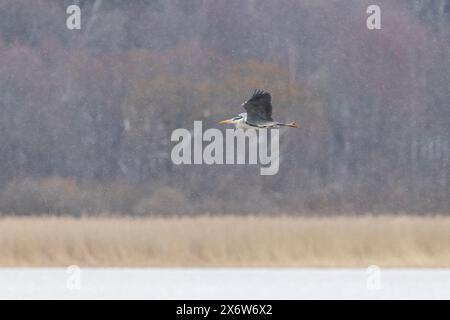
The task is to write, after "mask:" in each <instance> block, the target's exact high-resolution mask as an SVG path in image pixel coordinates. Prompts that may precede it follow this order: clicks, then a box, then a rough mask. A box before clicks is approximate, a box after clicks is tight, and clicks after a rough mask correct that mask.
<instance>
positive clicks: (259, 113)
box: [243, 90, 273, 122]
mask: <svg viewBox="0 0 450 320" xmlns="http://www.w3.org/2000/svg"><path fill="white" fill-rule="evenodd" d="M271 100H272V98H271V96H270V93H268V92H266V91H259V90H255V92H253V96H252V97H251V98H250V99H249V100H247V101H246V102H245V103H244V105H243V107H244V109H245V110H246V111H247V121H248V122H254V121H257V122H259V121H262V120H264V121H273V120H272V102H271Z"/></svg>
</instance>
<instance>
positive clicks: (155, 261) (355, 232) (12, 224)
mask: <svg viewBox="0 0 450 320" xmlns="http://www.w3.org/2000/svg"><path fill="white" fill-rule="evenodd" d="M71 264H76V265H80V266H132V267H134V266H288V267H296V266H302V267H366V266H368V265H371V264H376V265H379V266H385V267H450V217H429V218H425V217H406V216H401V217H391V216H382V217H332V218H294V217H229V216H228V217H194V218H171V219H163V218H137V219H132V218H116V217H114V218H82V219H74V218H53V217H46V218H37V217H36V218H12V217H3V218H0V266H67V265H71Z"/></svg>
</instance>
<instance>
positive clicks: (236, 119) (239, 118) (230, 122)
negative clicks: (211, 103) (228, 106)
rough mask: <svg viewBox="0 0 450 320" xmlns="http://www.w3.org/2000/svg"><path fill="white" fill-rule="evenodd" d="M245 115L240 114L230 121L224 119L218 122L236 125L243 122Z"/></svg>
mask: <svg viewBox="0 0 450 320" xmlns="http://www.w3.org/2000/svg"><path fill="white" fill-rule="evenodd" d="M244 117H245V114H244V113H241V114H240V115H238V116H236V117H233V118H231V119H226V120H222V121H219V124H236V123H239V122H241V121H243V120H244Z"/></svg>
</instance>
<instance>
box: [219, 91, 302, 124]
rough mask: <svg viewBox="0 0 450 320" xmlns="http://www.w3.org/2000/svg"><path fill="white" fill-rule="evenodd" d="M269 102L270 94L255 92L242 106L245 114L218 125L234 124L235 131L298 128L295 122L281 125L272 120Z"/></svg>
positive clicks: (270, 103)
mask: <svg viewBox="0 0 450 320" xmlns="http://www.w3.org/2000/svg"><path fill="white" fill-rule="evenodd" d="M271 100H272V97H271V96H270V93H268V92H266V91H262V90H255V91H254V92H253V95H252V97H251V98H250V99H248V100H247V101H245V102H244V103H243V104H242V106H243V107H244V109H245V110H246V111H247V112H244V113H241V114H239V115H237V116H235V117H233V118H231V119H227V120H223V121H220V122H219V124H234V125H235V126H236V128H237V129H250V128H254V129H262V128H279V127H290V128H298V127H299V126H298V125H297V124H296V123H295V122H290V123H283V122H278V121H274V120H273V119H272V102H271Z"/></svg>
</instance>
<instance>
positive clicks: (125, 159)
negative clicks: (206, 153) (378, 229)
mask: <svg viewBox="0 0 450 320" xmlns="http://www.w3.org/2000/svg"><path fill="white" fill-rule="evenodd" d="M372 2H373V1H365V0H363V1H360V0H358V1H354V0H351V1H335V0H315V1H308V0H303V1H299V0H280V1H270V0H258V1H256V0H248V1H240V0H239V1H238V0H227V1H225V0H217V1H205V0H164V1H163V0H134V1H119V0H115V1H112V0H109V1H102V0H90V1H87V0H86V1H69V0H65V1H51V0H34V1H29V0H0V61H1V63H0V88H1V90H0V112H1V117H0V212H2V213H3V214H8V215H10V214H17V215H31V214H55V215H72V216H80V215H85V214H88V215H96V214H103V213H115V214H124V215H134V216H142V215H193V214H203V213H211V214H226V213H233V214H265V213H268V214H269V213H283V214H311V213H314V214H319V213H320V214H340V213H368V212H371V213H394V214H395V213H415V214H417V213H445V212H449V209H450V197H449V194H450V174H449V168H450V105H449V101H450V76H449V75H450V42H449V39H450V1H449V0H399V1H381V0H380V1H377V4H378V5H379V6H380V7H381V10H382V11H381V17H382V22H381V25H382V29H381V30H368V29H367V27H366V19H367V17H368V14H367V13H366V9H367V7H368V6H369V5H371V4H373V3H372ZM71 4H78V5H79V6H80V8H81V30H68V29H67V28H66V19H67V17H68V15H67V14H66V8H67V6H69V5H71ZM256 88H259V89H265V90H268V91H270V92H271V93H272V98H273V104H274V113H275V114H276V116H277V119H280V120H295V121H298V122H299V123H300V124H301V129H299V130H292V131H289V132H287V133H286V134H283V135H282V136H281V141H280V143H281V164H280V170H279V173H278V174H277V175H275V176H260V173H259V167H258V166H248V165H234V166H231V165H228V166H219V165H214V166H207V165H197V166H194V165H192V166H175V165H174V164H172V161H171V159H170V152H171V148H172V147H173V145H174V143H171V141H170V135H171V133H172V131H173V130H174V129H176V128H187V129H191V128H192V127H193V121H194V120H202V121H203V127H204V129H206V128H210V127H218V125H217V121H219V120H222V119H224V118H227V117H230V116H232V115H235V114H237V113H240V112H242V111H243V110H242V109H241V107H240V104H241V103H242V102H243V101H244V100H246V99H247V98H248V97H249V95H250V93H251V91H252V90H253V89H256Z"/></svg>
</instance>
